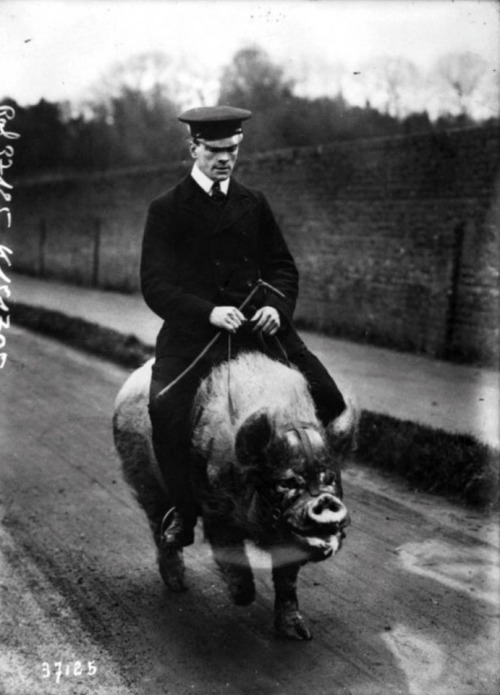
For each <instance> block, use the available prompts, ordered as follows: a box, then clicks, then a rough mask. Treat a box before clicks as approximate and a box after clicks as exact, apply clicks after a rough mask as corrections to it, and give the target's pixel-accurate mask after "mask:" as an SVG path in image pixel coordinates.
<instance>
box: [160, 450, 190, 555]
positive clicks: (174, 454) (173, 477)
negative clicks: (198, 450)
mask: <svg viewBox="0 0 500 695" xmlns="http://www.w3.org/2000/svg"><path fill="white" fill-rule="evenodd" d="M153 448H154V452H155V456H156V460H157V462H158V466H159V468H160V471H161V474H162V476H163V479H164V480H165V483H166V486H167V490H168V493H169V497H170V499H171V500H172V502H173V504H174V506H173V507H171V508H170V509H169V510H168V512H167V513H166V514H165V516H164V517H163V521H162V525H161V543H162V545H163V546H164V547H166V548H182V547H185V546H187V545H191V544H192V543H193V542H194V528H195V526H196V522H197V519H198V510H197V507H196V503H195V501H194V499H193V493H192V490H191V480H190V473H189V457H188V455H186V452H184V451H182V450H181V447H177V449H174V448H173V447H171V446H170V445H165V444H156V443H153Z"/></svg>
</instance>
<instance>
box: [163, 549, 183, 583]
mask: <svg viewBox="0 0 500 695" xmlns="http://www.w3.org/2000/svg"><path fill="white" fill-rule="evenodd" d="M158 567H159V569H160V574H161V578H162V579H163V582H164V584H165V586H166V587H167V588H169V589H170V591H175V592H176V593H180V592H181V591H186V590H187V585H186V582H185V581H184V571H185V570H184V558H183V556H182V550H178V549H177V548H162V549H161V550H160V551H159V553H158Z"/></svg>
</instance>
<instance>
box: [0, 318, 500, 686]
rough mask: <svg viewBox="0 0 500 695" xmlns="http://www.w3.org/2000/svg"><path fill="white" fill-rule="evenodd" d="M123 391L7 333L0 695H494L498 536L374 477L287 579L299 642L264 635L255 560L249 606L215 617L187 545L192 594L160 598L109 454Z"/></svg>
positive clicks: (59, 352) (362, 481)
mask: <svg viewBox="0 0 500 695" xmlns="http://www.w3.org/2000/svg"><path fill="white" fill-rule="evenodd" d="M124 377H125V371H124V370H121V369H119V368H117V367H115V366H113V365H111V364H109V363H107V362H105V361H101V360H97V359H94V358H90V357H88V356H85V355H82V354H80V353H78V352H75V351H72V350H69V349H67V348H65V347H63V346H61V345H59V344H58V343H56V342H52V341H49V340H47V339H44V338H41V337H39V336H36V335H32V334H29V333H27V332H24V331H22V330H20V329H17V328H15V327H13V328H11V329H10V331H9V361H8V363H7V366H6V368H5V369H4V370H3V371H2V372H0V380H1V396H2V401H1V402H2V407H1V410H0V418H1V421H0V426H1V439H0V441H1V445H0V446H1V464H0V486H1V487H0V490H1V492H0V513H1V516H2V519H3V524H2V527H1V532H0V551H1V552H0V654H1V659H0V693H2V695H39V694H45V693H51V694H52V693H54V694H55V693H57V694H58V695H70V694H71V695H75V694H76V695H83V694H86V693H92V694H93V695H95V694H97V695H118V694H119V695H129V694H132V693H133V694H139V693H140V694H141V695H160V694H162V693H168V694H169V695H187V693H199V695H211V694H213V695H220V694H221V693H228V694H230V695H239V694H240V693H242V694H248V695H257V694H258V695H268V694H269V695H275V694H279V695H302V694H306V693H308V694H309V695H348V694H350V695H391V694H395V693H401V694H406V693H408V694H409V695H448V694H450V695H451V694H452V693H453V695H481V694H487V695H498V692H499V687H500V677H499V673H498V658H497V656H498V648H499V646H500V635H499V621H498V616H499V604H498V581H499V567H498V526H497V525H496V523H495V522H496V520H495V519H494V518H491V517H485V516H483V515H481V514H478V513H475V512H470V511H465V510H463V509H461V508H459V507H454V506H451V505H449V504H447V503H445V502H443V501H442V500H440V499H438V498H433V497H430V496H425V495H418V496H415V495H413V494H412V493H411V492H410V491H407V490H406V489H405V487H404V486H403V485H402V484H401V483H398V482H397V481H393V480H391V479H390V478H388V477H383V476H380V474H378V473H375V472H374V471H368V470H367V469H363V468H359V467H352V468H351V469H350V470H349V471H348V472H347V474H346V476H345V480H346V484H345V488H346V502H347V504H348V506H349V508H350V511H351V515H352V522H353V523H352V526H351V527H350V529H349V533H348V538H347V541H346V544H345V546H344V548H343V550H342V551H341V553H340V554H339V555H338V556H337V558H335V559H334V560H332V561H326V562H325V563H322V564H319V565H314V566H312V565H311V566H309V567H307V568H306V569H304V570H303V572H302V578H301V580H300V597H301V606H302V610H303V612H304V614H305V615H307V617H308V619H309V621H310V623H311V627H312V629H313V631H314V637H315V639H313V640H312V641H311V642H307V643H289V642H285V641H281V640H277V639H275V638H274V637H273V634H272V591H271V584H270V578H269V573H268V571H267V570H268V568H267V562H266V561H265V560H264V558H263V557H262V556H261V555H259V554H255V555H254V560H255V564H256V566H257V574H258V580H257V588H258V599H257V601H256V603H255V604H254V605H253V606H250V607H248V608H243V609H242V608H236V607H233V606H231V605H230V603H229V601H228V599H227V598H226V595H225V592H224V587H223V585H222V583H221V581H220V580H219V578H218V576H217V573H216V571H215V569H214V566H213V563H212V560H211V557H210V553H209V551H208V549H207V547H206V545H204V544H203V543H202V542H201V541H200V538H199V539H198V541H199V542H198V543H197V544H196V545H195V546H194V547H193V548H190V549H189V550H188V552H187V565H188V573H189V581H190V586H191V589H190V591H189V592H188V593H187V594H185V595H182V596H176V595H172V594H169V593H168V592H167V591H166V590H165V589H164V588H163V586H162V584H161V582H160V579H159V575H158V573H157V570H156V567H155V558H154V551H153V547H152V544H151V542H150V539H149V533H148V529H147V526H146V522H145V519H144V517H143V516H142V513H141V512H140V510H139V509H138V508H137V507H136V505H135V503H134V500H133V498H132V496H131V494H130V492H129V490H128V489H127V488H126V486H125V485H124V483H123V482H122V480H121V478H120V471H119V465H118V461H117V457H116V456H115V454H114V451H113V446H112V440H111V432H110V416H111V410H112V404H113V400H114V397H115V394H116V392H117V390H118V388H119V385H120V384H121V382H122V381H123V379H124ZM77 661H78V662H82V663H81V666H78V665H77V664H76V662H77ZM57 662H61V663H62V667H58V666H57V665H56V663H57ZM75 669H76V671H77V674H75V673H74V672H75ZM59 671H61V675H60V676H58V672H59ZM80 671H81V672H80ZM57 681H58V682H57Z"/></svg>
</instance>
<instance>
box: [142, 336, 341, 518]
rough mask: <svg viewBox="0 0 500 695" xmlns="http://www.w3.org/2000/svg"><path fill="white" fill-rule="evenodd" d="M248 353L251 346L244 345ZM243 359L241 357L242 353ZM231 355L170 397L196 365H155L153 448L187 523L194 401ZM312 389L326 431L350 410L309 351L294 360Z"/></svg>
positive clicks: (181, 361)
mask: <svg viewBox="0 0 500 695" xmlns="http://www.w3.org/2000/svg"><path fill="white" fill-rule="evenodd" d="M243 347H244V348H248V345H244V346H243ZM236 353H237V351H236ZM223 359H227V353H226V354H225V355H223V354H221V353H220V352H219V354H218V355H214V354H212V355H210V356H207V357H205V358H204V359H202V360H200V362H198V363H197V364H196V365H195V367H194V368H193V369H191V370H190V371H189V372H188V373H187V374H186V375H184V376H183V377H182V379H180V381H178V382H177V383H176V384H175V385H174V386H173V387H171V388H170V389H169V390H168V392H167V393H166V394H165V395H162V396H161V397H160V398H158V394H159V393H160V391H162V389H164V388H165V387H166V386H167V385H169V384H171V383H172V382H173V381H174V380H175V379H176V378H177V377H178V376H179V374H181V373H182V372H183V371H184V370H185V369H186V367H187V366H189V364H190V360H186V358H183V357H175V356H173V357H170V358H168V359H162V360H161V364H158V363H157V364H155V367H154V368H153V378H152V380H151V387H150V395H149V415H150V418H151V425H152V433H153V447H154V450H155V454H156V458H157V460H158V465H159V467H160V471H161V473H162V475H163V477H164V479H165V482H166V485H167V488H168V490H169V493H170V495H171V498H172V502H173V504H174V505H175V507H176V508H177V509H178V510H179V511H180V512H181V513H182V514H183V515H184V516H186V517H188V518H189V517H191V518H196V516H197V509H196V504H195V502H194V498H193V494H192V489H191V480H190V466H189V454H190V439H191V431H190V413H191V407H192V404H193V400H194V396H195V394H196V391H197V389H198V387H199V385H200V383H201V381H202V380H203V379H204V378H205V377H206V376H207V375H208V374H209V373H210V371H211V369H212V368H213V367H214V366H215V365H216V364H217V363H218V362H220V361H223ZM288 360H289V362H291V363H292V364H293V365H295V366H296V367H297V368H298V370H299V371H300V372H302V374H303V375H304V376H305V378H306V379H307V381H308V383H309V388H310V391H311V396H312V398H313V401H314V404H315V406H316V412H317V415H318V418H319V420H320V421H321V423H322V424H323V425H324V426H326V425H327V424H328V423H329V422H331V421H332V420H334V419H335V418H336V417H338V416H339V415H340V413H341V412H342V411H343V410H344V408H345V401H344V398H343V396H342V394H341V392H340V390H339V388H338V387H337V384H336V383H335V381H334V380H333V379H332V377H331V376H330V374H329V373H328V371H327V370H326V369H325V367H324V366H323V364H322V363H321V362H320V360H319V359H318V358H317V357H316V356H315V355H314V354H313V353H312V352H310V350H308V349H307V348H306V347H305V346H304V347H302V348H301V349H300V350H298V351H297V352H295V353H294V354H293V355H288Z"/></svg>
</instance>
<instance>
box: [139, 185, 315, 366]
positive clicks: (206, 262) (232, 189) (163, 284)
mask: <svg viewBox="0 0 500 695" xmlns="http://www.w3.org/2000/svg"><path fill="white" fill-rule="evenodd" d="M259 278H262V279H263V280H265V281H266V282H268V283H270V284H271V285H273V286H274V287H276V288H277V289H278V290H280V291H281V292H282V293H283V294H284V295H285V299H283V298H280V297H277V296H276V295H274V294H271V293H269V292H266V293H264V292H259V294H258V295H257V297H256V300H255V301H254V302H253V306H251V307H249V311H248V313H247V317H249V315H250V314H251V313H253V312H254V311H255V310H256V308H258V307H260V306H264V305H267V306H273V307H275V308H276V309H277V310H278V311H279V313H280V316H281V320H282V328H281V329H280V332H279V334H278V335H279V336H280V337H281V341H282V343H283V345H284V347H285V349H286V350H287V351H288V352H289V353H293V352H294V351H296V350H298V349H300V348H301V347H302V346H303V343H302V341H301V340H300V338H299V337H298V336H297V334H296V332H295V330H294V329H293V328H292V326H291V321H292V316H293V312H294V309H295V303H296V300H297V292H298V272H297V267H296V265H295V262H294V260H293V258H292V256H291V254H290V252H289V250H288V247H287V245H286V243H285V240H284V239H283V235H282V233H281V231H280V229H279V227H278V225H277V223H276V220H275V218H274V215H273V213H272V211H271V208H270V206H269V204H268V202H267V200H266V199H265V197H264V195H263V194H262V193H260V192H259V191H256V190H253V189H250V188H247V187H246V186H243V185H241V184H240V183H238V182H237V181H235V180H234V179H233V178H232V179H231V182H230V185H229V190H228V196H227V201H226V203H225V205H224V207H223V208H220V207H219V206H218V205H217V204H216V203H215V202H214V201H213V200H212V199H211V197H210V196H209V195H207V194H206V193H205V192H204V191H203V190H202V189H201V187H200V186H198V184H197V183H196V182H195V181H194V179H193V178H192V177H191V175H188V176H187V177H186V178H184V179H183V180H182V181H181V182H180V183H179V184H178V185H177V186H175V187H174V188H173V189H171V190H169V191H168V192H167V193H165V194H164V195H162V196H160V197H159V198H157V199H155V200H154V201H153V202H152V203H151V205H150V207H149V212H148V217H147V221H146V227H145V231H144V239H143V245H142V257H141V290H142V293H143V295H144V299H145V301H146V303H147V305H148V306H149V307H150V308H151V309H152V310H153V311H154V312H155V313H156V314H158V315H159V316H160V317H161V318H162V319H163V320H164V322H165V323H164V324H163V327H162V329H161V331H160V333H159V335H158V339H157V343H156V359H157V363H158V361H160V360H162V359H166V358H169V357H180V356H181V355H182V356H185V357H187V358H190V359H192V358H194V357H195V356H196V355H197V354H198V353H199V352H200V351H201V350H202V349H203V348H204V347H205V345H206V344H207V342H208V341H209V340H210V339H211V338H212V337H213V336H214V335H215V333H216V332H217V329H216V328H215V327H214V326H212V325H211V324H210V323H209V316H210V313H211V311H212V309H214V307H216V306H239V305H240V304H241V302H242V301H243V300H244V299H245V297H246V296H247V295H248V293H249V291H250V289H251V288H252V287H253V286H254V284H255V282H256V280H258V279H259ZM259 295H260V296H259Z"/></svg>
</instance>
